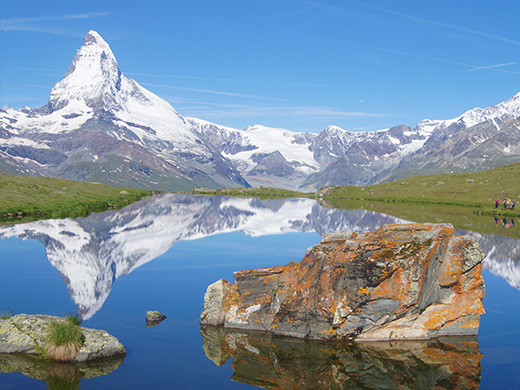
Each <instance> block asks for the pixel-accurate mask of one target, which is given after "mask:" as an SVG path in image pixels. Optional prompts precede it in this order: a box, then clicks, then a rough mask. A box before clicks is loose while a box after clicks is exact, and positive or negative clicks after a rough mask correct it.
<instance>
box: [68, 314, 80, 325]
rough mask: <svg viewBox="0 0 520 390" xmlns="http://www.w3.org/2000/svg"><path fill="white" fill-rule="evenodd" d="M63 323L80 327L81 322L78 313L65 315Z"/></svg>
mask: <svg viewBox="0 0 520 390" xmlns="http://www.w3.org/2000/svg"><path fill="white" fill-rule="evenodd" d="M65 321H67V322H68V323H69V324H71V325H77V326H81V322H82V321H83V320H82V319H81V317H80V315H79V314H78V313H67V314H66V315H65Z"/></svg>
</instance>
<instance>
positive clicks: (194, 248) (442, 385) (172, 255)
mask: <svg viewBox="0 0 520 390" xmlns="http://www.w3.org/2000/svg"><path fill="white" fill-rule="evenodd" d="M416 216H419V214H418V213H416ZM478 218H480V220H481V221H482V224H483V225H485V229H478V230H475V231H472V230H471V226H468V229H467V230H460V229H456V232H455V233H456V234H458V235H462V234H469V235H471V236H472V238H473V239H474V240H476V241H478V242H479V244H480V245H481V247H482V249H483V250H484V251H485V252H486V254H487V257H486V259H485V260H484V263H483V276H484V279H485V284H486V297H485V299H484V308H485V310H486V314H485V315H482V316H481V323H480V329H479V335H478V338H477V337H475V338H459V339H442V340H441V339H439V340H432V341H421V342H417V341H416V342H391V341H389V342H388V343H386V342H385V343H365V344H363V343H357V344H356V343H349V342H332V343H325V342H315V341H309V340H300V339H292V338H285V337H273V336H271V335H270V334H266V333H262V332H245V331H231V330H224V329H221V328H215V327H202V328H201V326H200V324H199V321H200V313H201V311H202V308H203V303H204V293H205V291H206V288H207V286H208V285H210V284H211V283H213V282H215V281H216V280H218V279H221V278H223V279H226V280H228V281H231V282H232V283H233V282H234V277H233V272H234V271H238V270H245V269H251V268H263V267H269V266H275V265H284V264H287V263H289V262H291V261H296V262H298V261H300V260H301V259H302V258H303V256H304V254H305V251H306V250H307V248H309V247H311V246H313V245H315V244H317V243H318V242H319V241H320V240H321V237H322V236H324V235H325V234H329V233H333V232H340V231H356V232H365V231H373V230H376V229H377V228H378V227H380V226H382V225H384V224H389V223H406V222H412V221H413V218H412V219H400V218H396V217H393V216H390V215H387V214H382V213H377V212H374V211H369V210H367V209H366V208H358V209H352V210H343V209H334V208H327V207H324V206H322V205H321V204H320V203H318V202H317V201H315V200H311V199H284V200H281V199H277V200H258V199H244V198H227V197H202V196H191V195H179V194H165V195H158V196H154V197H150V198H146V199H143V200H142V201H140V202H137V203H134V204H132V205H130V206H128V207H126V208H124V209H122V210H118V211H107V212H104V213H100V214H92V215H91V216H89V217H87V218H79V219H61V220H42V221H36V222H31V223H26V224H17V225H12V226H3V227H0V238H1V240H0V310H2V309H3V310H10V311H12V312H14V313H16V314H18V313H26V314H49V315H57V316H64V315H65V314H67V313H78V314H79V315H80V316H81V317H82V319H83V324H82V326H84V327H88V328H95V329H104V330H106V331H107V332H109V333H110V334H112V335H114V336H115V337H117V338H118V339H119V340H120V341H121V342H122V343H123V344H124V346H125V348H126V350H127V354H126V356H123V357H119V358H112V359H108V360H102V361H97V362H92V363H89V364H73V363H71V364H59V363H53V362H49V361H44V360H42V359H35V358H31V357H28V356H22V355H5V354H4V355H0V388H1V389H4V390H7V389H45V388H48V389H79V388H81V389H149V388H153V389H159V388H168V389H169V388H173V389H177V388H178V389H247V388H255V387H259V388H268V389H433V388H435V389H456V388H467V389H477V388H480V389H519V388H520V291H519V290H520V232H519V231H520V226H514V225H513V224H512V223H511V221H505V220H504V221H502V220H498V221H497V220H494V219H493V217H484V216H482V217H478ZM421 222H423V221H421ZM431 222H439V221H431ZM442 222H450V221H449V220H443V221H442ZM506 222H507V223H506ZM518 222H519V223H520V221H518ZM513 223H514V221H513ZM469 225H471V224H469ZM459 227H460V226H459ZM482 231H484V232H485V233H482ZM148 310H159V311H160V312H162V313H163V314H165V315H166V316H167V319H165V320H164V321H162V322H160V323H159V324H157V325H156V326H147V324H146V321H145V316H146V312H147V311H148Z"/></svg>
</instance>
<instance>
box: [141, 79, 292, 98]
mask: <svg viewBox="0 0 520 390" xmlns="http://www.w3.org/2000/svg"><path fill="white" fill-rule="evenodd" d="M140 84H141V85H144V86H147V87H158V88H168V89H177V90H181V91H189V92H200V93H207V94H211V95H223V96H233V97H240V98H248V99H259V100H278V101H283V99H279V98H273V97H266V96H257V95H248V94H244V93H236V92H226V91H216V90H212V89H201V88H189V87H179V86H176V85H168V84H149V83H140Z"/></svg>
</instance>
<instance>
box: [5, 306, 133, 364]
mask: <svg viewBox="0 0 520 390" xmlns="http://www.w3.org/2000/svg"><path fill="white" fill-rule="evenodd" d="M60 320H62V319H61V318H60V317H55V316H48V315H42V314H35V315H28V314H18V315H15V316H12V317H11V318H8V319H5V320H0V353H26V354H34V355H37V354H40V352H41V350H42V349H43V348H44V347H45V343H46V338H47V329H48V326H49V324H50V323H51V322H52V321H60ZM81 331H82V333H83V335H84V336H85V342H84V344H83V346H82V347H81V349H80V352H79V355H78V356H77V357H76V359H75V360H76V361H77V362H82V361H87V360H92V359H99V358H105V357H110V356H116V355H123V354H125V353H126V350H125V348H124V346H123V344H121V343H120V342H119V340H117V339H116V338H115V337H114V336H112V335H110V334H108V333H107V332H105V331H104V330H97V329H89V328H81Z"/></svg>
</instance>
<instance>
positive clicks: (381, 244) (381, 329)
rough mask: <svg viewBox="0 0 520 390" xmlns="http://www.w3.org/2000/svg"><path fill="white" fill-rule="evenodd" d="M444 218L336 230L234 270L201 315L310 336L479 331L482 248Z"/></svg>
mask: <svg viewBox="0 0 520 390" xmlns="http://www.w3.org/2000/svg"><path fill="white" fill-rule="evenodd" d="M453 232H454V229H453V226H451V225H448V224H402V225H401V224H398V225H385V226H382V227H381V228H379V229H378V230H377V231H375V232H369V233H362V234H357V233H352V232H349V233H334V234H330V235H328V236H326V237H325V238H324V239H323V240H322V241H321V242H320V243H319V244H318V245H315V246H314V247H312V248H310V249H308V250H307V253H306V255H305V257H304V258H303V260H302V261H301V262H299V263H290V264H288V265H286V266H278V267H270V268H261V269H254V270H249V271H238V272H235V278H236V283H235V285H233V284H231V283H229V282H226V281H224V280H219V281H217V282H215V283H214V284H212V285H210V286H209V287H208V289H207V292H206V295H205V297H204V310H203V312H202V314H201V323H202V324H205V325H224V326H225V327H228V328H237V329H251V330H264V331H270V332H272V333H274V334H280V335H287V336H294V337H302V338H312V339H334V338H349V339H356V340H372V341H375V340H397V339H416V340H417V339H430V338H434V337H439V336H453V335H457V336H461V335H476V334H477V333H478V328H479V324H480V315H481V314H483V313H484V308H483V306H482V299H483V297H484V280H483V279H482V275H481V262H482V260H483V259H484V253H483V251H482V250H481V249H480V247H479V246H478V244H476V243H475V242H473V241H472V240H471V239H470V238H469V237H466V236H453Z"/></svg>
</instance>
